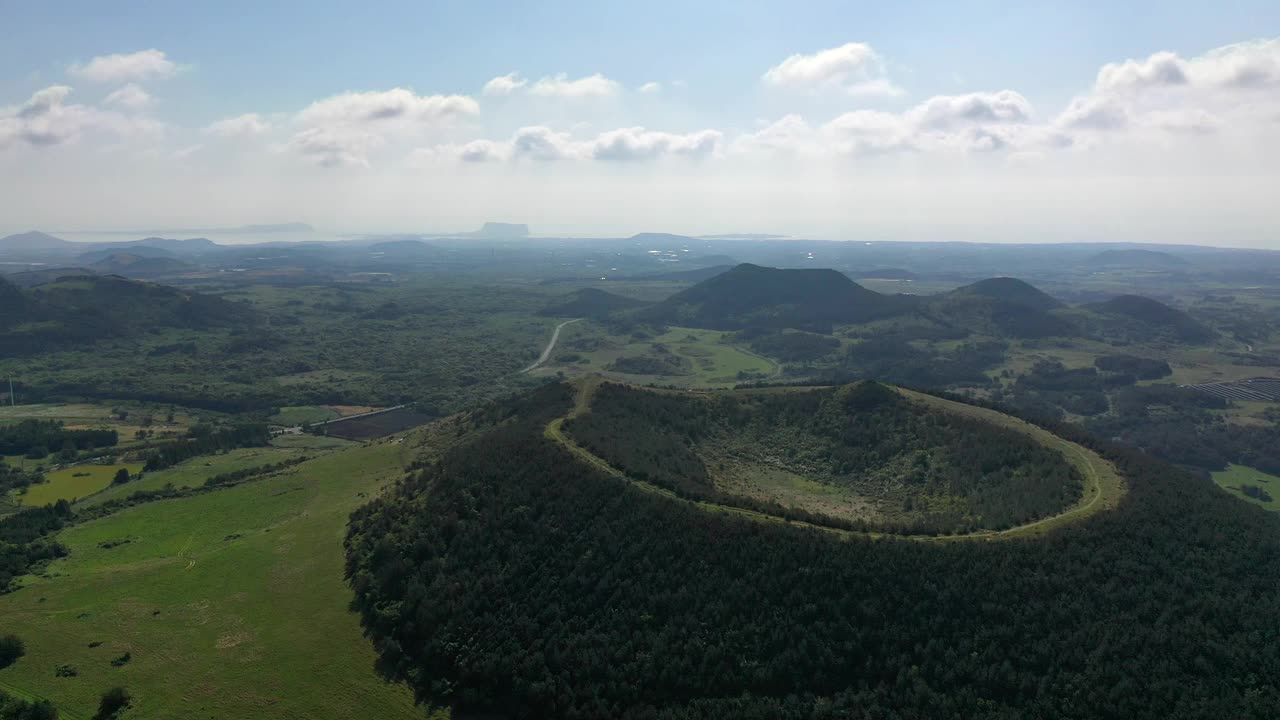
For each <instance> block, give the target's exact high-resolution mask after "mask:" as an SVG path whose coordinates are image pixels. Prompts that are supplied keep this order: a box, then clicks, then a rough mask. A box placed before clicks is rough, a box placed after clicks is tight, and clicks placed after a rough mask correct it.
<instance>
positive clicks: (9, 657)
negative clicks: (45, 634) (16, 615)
mask: <svg viewBox="0 0 1280 720" xmlns="http://www.w3.org/2000/svg"><path fill="white" fill-rule="evenodd" d="M26 654H27V646H26V644H25V643H23V642H22V638H20V637H18V636H17V635H5V636H4V637H0V668H7V667H9V666H10V665H12V664H14V663H15V662H17V661H18V658H20V657H22V656H23V655H26Z"/></svg>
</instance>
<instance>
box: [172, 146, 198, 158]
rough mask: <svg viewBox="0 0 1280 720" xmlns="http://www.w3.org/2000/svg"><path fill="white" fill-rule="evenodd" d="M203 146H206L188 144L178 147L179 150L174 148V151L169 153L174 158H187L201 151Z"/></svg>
mask: <svg viewBox="0 0 1280 720" xmlns="http://www.w3.org/2000/svg"><path fill="white" fill-rule="evenodd" d="M203 147H204V146H203V145H199V144H196V145H188V146H186V147H184V148H178V149H177V150H174V151H173V152H172V153H170V154H169V157H171V158H173V159H174V160H186V159H187V158H189V157H191V156H192V155H194V154H196V153H197V152H200V149H201V148H203Z"/></svg>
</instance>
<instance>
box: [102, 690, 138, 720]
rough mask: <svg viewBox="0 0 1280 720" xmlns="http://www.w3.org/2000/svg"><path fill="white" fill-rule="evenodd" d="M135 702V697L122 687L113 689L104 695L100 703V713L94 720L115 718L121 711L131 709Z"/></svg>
mask: <svg viewBox="0 0 1280 720" xmlns="http://www.w3.org/2000/svg"><path fill="white" fill-rule="evenodd" d="M132 701H133V696H131V695H130V694H129V691H128V690H125V689H124V688H122V687H113V688H111V689H110V690H108V691H106V692H104V693H102V700H101V701H99V703H98V713H97V714H96V715H94V716H93V717H94V720H108V718H113V717H115V716H116V714H117V713H119V712H120V711H121V710H123V709H125V708H127V707H129V703H130V702H132Z"/></svg>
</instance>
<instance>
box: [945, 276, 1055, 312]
mask: <svg viewBox="0 0 1280 720" xmlns="http://www.w3.org/2000/svg"><path fill="white" fill-rule="evenodd" d="M951 294H952V295H967V296H979V297H988V298H991V299H993V300H1001V301H1004V302H1008V303H1014V304H1017V305H1023V306H1025V307H1029V308H1034V309H1036V310H1054V309H1056V308H1060V307H1062V306H1063V304H1062V303H1061V302H1059V301H1058V300H1055V299H1053V298H1052V297H1050V296H1049V295H1048V294H1046V293H1045V292H1044V291H1042V290H1040V289H1039V288H1037V287H1035V286H1033V285H1031V284H1030V283H1026V282H1023V281H1022V280H1019V279H1017V278H1011V277H996V278H988V279H986V280H979V281H978V282H976V283H974V284H972V285H965V286H964V287H962V288H957V289H955V290H953V291H952V292H951Z"/></svg>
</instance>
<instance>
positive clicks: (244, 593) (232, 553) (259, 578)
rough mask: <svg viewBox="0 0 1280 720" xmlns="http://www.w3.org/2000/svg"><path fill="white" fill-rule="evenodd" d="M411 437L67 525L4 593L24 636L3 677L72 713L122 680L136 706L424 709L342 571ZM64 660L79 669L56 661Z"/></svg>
mask: <svg viewBox="0 0 1280 720" xmlns="http://www.w3.org/2000/svg"><path fill="white" fill-rule="evenodd" d="M405 447H406V445H401V444H394V443H383V444H377V445H371V446H367V447H358V448H354V449H351V450H348V451H344V452H340V453H335V454H331V455H328V456H326V457H324V458H321V459H319V460H315V461H311V462H308V463H305V464H303V465H299V466H297V467H294V468H291V469H289V470H286V471H284V472H282V473H280V474H279V475H277V476H273V477H271V478H267V479H263V480H259V481H255V482H250V483H246V484H244V485H239V486H236V487H233V488H229V489H226V490H221V491H217V492H213V493H207V494H202V495H199V496H195V497H191V498H184V499H180V500H173V501H164V502H154V503H149V504H145V505H140V506H136V507H133V508H130V509H128V510H125V511H122V512H120V513H118V514H115V515H112V516H109V517H106V518H103V519H100V520H96V521H93V522H89V523H85V524H82V525H78V526H74V527H72V528H69V529H68V530H65V531H63V532H62V533H61V534H60V535H59V537H58V539H59V540H60V541H61V542H63V543H64V544H66V545H67V547H68V548H70V550H71V554H70V556H69V557H68V558H66V559H64V560H60V561H57V562H55V563H54V564H52V565H51V566H50V567H49V569H48V572H47V576H46V577H40V578H30V579H28V580H27V581H26V587H24V588H22V589H20V590H18V591H16V592H14V593H11V594H9V595H5V596H0V617H3V618H5V619H6V620H7V622H6V626H7V627H12V628H14V629H15V630H17V631H18V632H19V633H20V634H21V635H22V636H23V638H24V639H25V640H26V644H27V654H26V657H24V658H22V659H21V660H20V661H19V662H18V663H16V664H15V665H13V666H11V667H9V668H7V669H4V670H0V689H3V690H6V691H12V692H15V693H16V694H20V695H27V696H41V697H47V698H50V699H51V700H53V701H54V702H55V703H56V704H57V705H58V708H59V710H60V712H61V716H62V717H63V718H70V719H72V720H75V718H88V717H90V716H91V715H92V714H93V711H94V708H96V706H97V702H98V696H99V694H100V693H101V692H102V691H103V690H105V689H107V688H109V687H112V686H115V685H122V686H125V687H127V688H128V689H129V690H130V692H131V693H133V695H134V698H135V700H134V706H133V707H132V708H131V709H130V710H129V711H128V717H129V718H133V719H139V718H175V717H182V718H307V719H316V720H320V719H323V718H351V717H376V718H419V717H421V716H422V715H421V711H420V710H418V709H416V708H415V707H414V704H413V699H412V697H411V694H410V693H409V691H408V690H407V689H406V688H404V687H401V686H395V685H388V684H386V683H384V682H383V681H382V680H381V679H379V677H378V676H377V675H376V674H375V672H374V670H373V663H374V651H373V648H372V647H371V646H370V645H369V643H368V642H367V641H366V640H365V639H364V638H363V637H362V636H361V631H360V627H359V623H358V621H357V618H356V617H355V616H354V615H352V614H351V613H350V612H348V610H347V603H348V602H349V600H350V592H349V591H348V589H347V588H346V587H345V585H344V583H343V579H342V564H343V552H342V538H343V531H344V528H345V526H346V521H347V517H348V514H349V513H350V512H351V511H352V510H353V509H355V508H356V507H358V506H359V505H361V504H362V503H364V502H366V501H367V499H368V497H369V496H370V495H372V494H373V493H376V492H377V491H378V490H379V488H381V487H382V486H383V485H385V484H386V483H387V482H389V481H391V480H393V479H394V478H396V477H397V476H398V475H399V474H400V472H401V468H402V467H403V465H404V458H403V457H402V449H403V448H405ZM122 540H123V541H127V542H125V543H124V544H120V545H116V546H115V547H111V548H106V547H103V546H101V545H100V543H111V542H119V541H122ZM97 642H100V643H102V644H101V645H100V646H98V647H94V648H90V647H89V645H90V643H97ZM125 652H129V653H131V654H132V659H131V661H130V662H128V663H127V664H125V665H123V666H121V667H112V665H111V663H110V661H111V660H112V659H113V658H116V657H119V656H120V655H122V654H123V653H125ZM62 663H67V664H70V665H73V666H75V667H76V668H77V670H78V671H79V676H78V677H75V678H59V677H55V676H54V672H53V671H54V667H55V666H56V665H59V664H62Z"/></svg>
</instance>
